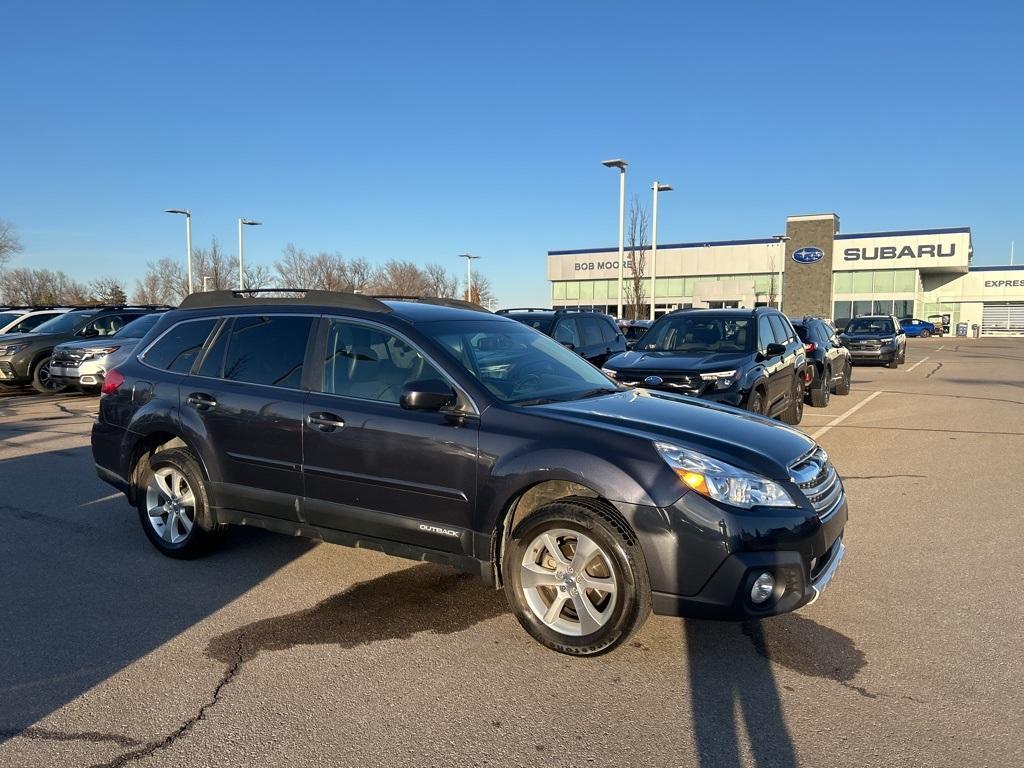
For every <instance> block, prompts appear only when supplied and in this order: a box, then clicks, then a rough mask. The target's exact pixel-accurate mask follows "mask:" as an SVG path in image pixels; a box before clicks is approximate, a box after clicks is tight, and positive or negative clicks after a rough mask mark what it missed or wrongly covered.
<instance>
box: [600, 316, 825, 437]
mask: <svg viewBox="0 0 1024 768" xmlns="http://www.w3.org/2000/svg"><path fill="white" fill-rule="evenodd" d="M806 368H807V360H806V356H805V353H804V347H803V342H801V341H800V339H799V338H798V337H797V335H796V332H795V331H794V330H793V326H792V325H790V323H789V320H788V319H787V318H786V316H785V315H783V314H782V313H780V312H779V311H778V310H777V309H771V308H770V307H760V308H758V309H680V310H676V311H675V312H670V313H669V314H667V315H663V316H662V317H660V318H659V319H658V320H656V321H655V322H654V325H653V326H651V328H650V329H649V330H648V331H647V333H646V334H644V337H643V339H642V340H641V341H640V342H639V343H638V344H637V345H636V347H634V348H633V350H632V351H631V352H626V353H625V354H622V355H617V356H616V357H613V358H612V359H610V360H609V361H608V362H606V363H605V364H604V367H603V368H602V370H603V371H604V372H605V373H606V374H607V375H608V376H610V377H611V378H613V379H615V380H616V381H618V382H620V383H622V384H626V385H628V386H631V387H644V388H646V389H658V390H663V391H666V392H676V393H678V394H681V395H692V396H694V397H701V398H704V399H707V400H714V401H715V402H719V403H725V404H727V405H732V406H735V407H737V408H746V409H747V410H748V411H752V412H754V413H760V414H764V415H766V416H773V417H779V418H781V419H782V420H783V421H785V422H786V423H787V424H799V423H800V420H801V419H802V418H803V411H804V384H805V376H806Z"/></svg>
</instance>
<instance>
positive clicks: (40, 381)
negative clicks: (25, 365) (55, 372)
mask: <svg viewBox="0 0 1024 768" xmlns="http://www.w3.org/2000/svg"><path fill="white" fill-rule="evenodd" d="M32 389H34V390H35V391H36V392H40V393H42V394H44V395H56V394H58V393H59V392H63V391H64V390H65V389H67V385H65V384H61V383H59V382H57V381H55V380H54V379H53V378H52V377H51V376H50V358H49V357H44V358H43V359H42V360H40V361H39V362H38V363H36V364H35V366H34V367H33V368H32Z"/></svg>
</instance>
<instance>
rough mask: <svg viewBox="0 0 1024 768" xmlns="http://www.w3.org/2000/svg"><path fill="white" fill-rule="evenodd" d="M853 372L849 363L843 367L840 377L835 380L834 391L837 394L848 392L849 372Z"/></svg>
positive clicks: (846, 393)
mask: <svg viewBox="0 0 1024 768" xmlns="http://www.w3.org/2000/svg"><path fill="white" fill-rule="evenodd" d="M852 373H853V366H852V365H850V364H849V363H847V364H846V366H845V367H844V368H843V373H842V375H841V377H840V378H839V379H838V380H837V381H836V386H835V391H836V394H837V395H848V394H850V374H852Z"/></svg>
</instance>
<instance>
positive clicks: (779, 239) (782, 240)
mask: <svg viewBox="0 0 1024 768" xmlns="http://www.w3.org/2000/svg"><path fill="white" fill-rule="evenodd" d="M772 240H774V241H775V242H776V243H777V244H778V245H780V246H781V247H782V258H781V259H779V292H778V302H777V303H778V308H779V311H780V312H781V311H782V270H783V269H784V268H785V266H786V243H788V242H789V235H772Z"/></svg>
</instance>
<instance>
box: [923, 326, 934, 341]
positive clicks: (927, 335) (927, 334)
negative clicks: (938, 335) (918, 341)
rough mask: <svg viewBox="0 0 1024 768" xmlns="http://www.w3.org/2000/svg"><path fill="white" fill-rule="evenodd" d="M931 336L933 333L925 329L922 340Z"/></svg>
mask: <svg viewBox="0 0 1024 768" xmlns="http://www.w3.org/2000/svg"><path fill="white" fill-rule="evenodd" d="M931 335H932V332H931V331H929V330H928V329H927V328H923V329H922V330H921V338H922V339H927V338H928V337H929V336H931Z"/></svg>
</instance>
